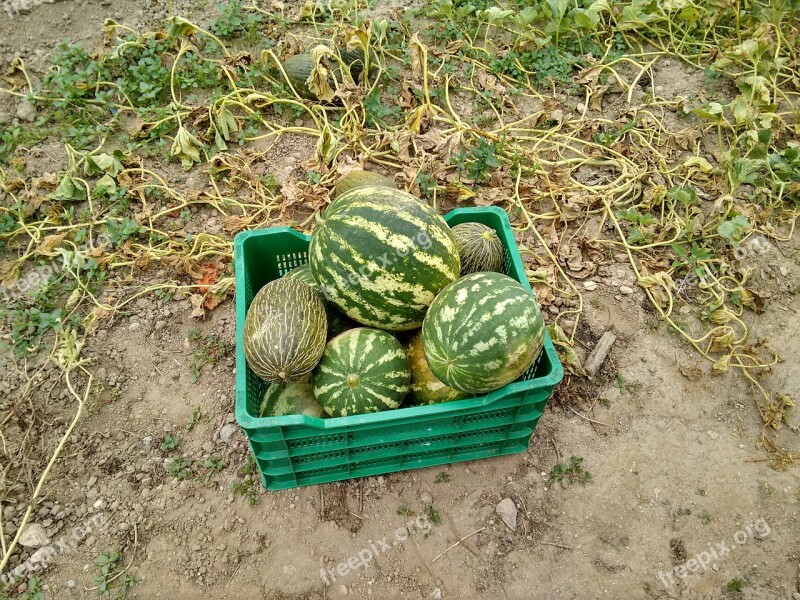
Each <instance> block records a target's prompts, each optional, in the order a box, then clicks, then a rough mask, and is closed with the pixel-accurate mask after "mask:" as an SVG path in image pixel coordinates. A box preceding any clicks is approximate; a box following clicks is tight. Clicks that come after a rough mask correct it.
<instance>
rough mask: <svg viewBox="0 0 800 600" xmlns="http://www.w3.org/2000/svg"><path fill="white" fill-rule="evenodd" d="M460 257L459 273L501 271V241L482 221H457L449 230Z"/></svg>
mask: <svg viewBox="0 0 800 600" xmlns="http://www.w3.org/2000/svg"><path fill="white" fill-rule="evenodd" d="M451 231H452V232H453V237H454V238H455V240H456V246H457V247H458V256H459V258H460V259H461V275H462V277H463V276H464V275H469V274H470V273H479V272H481V271H497V272H498V273H502V272H503V263H504V262H505V257H504V254H505V252H504V250H503V242H501V241H500V238H499V237H498V236H497V233H496V232H495V230H494V229H492V228H491V227H488V226H486V225H484V224H483V223H459V224H458V225H456V226H455V227H453V228H452V230H451Z"/></svg>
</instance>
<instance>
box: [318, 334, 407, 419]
mask: <svg viewBox="0 0 800 600" xmlns="http://www.w3.org/2000/svg"><path fill="white" fill-rule="evenodd" d="M410 380H411V373H410V371H409V368H408V360H407V359H406V353H405V351H404V350H403V347H402V346H401V345H400V342H398V341H397V340H396V339H395V338H394V336H392V335H391V334H389V333H386V332H385V331H378V330H377V329H369V328H367V327H357V328H356V329H351V330H350V331H345V332H344V333H342V334H340V335H338V336H336V337H335V338H333V339H332V340H331V341H330V342H328V345H327V346H326V347H325V353H324V354H323V355H322V360H321V361H320V362H319V364H318V365H317V368H316V369H315V370H314V395H315V396H316V397H317V399H318V400H319V402H320V404H322V407H323V408H324V409H325V412H327V413H328V414H329V415H331V416H332V417H346V416H348V415H360V414H364V413H372V412H377V411H380V410H387V409H392V408H397V407H398V406H400V403H401V402H402V401H403V398H404V397H405V395H406V394H407V393H408V390H409V384H410Z"/></svg>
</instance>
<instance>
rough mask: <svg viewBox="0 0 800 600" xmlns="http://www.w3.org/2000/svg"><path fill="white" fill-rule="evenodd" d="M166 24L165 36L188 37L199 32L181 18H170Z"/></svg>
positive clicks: (196, 27) (192, 24) (195, 26)
mask: <svg viewBox="0 0 800 600" xmlns="http://www.w3.org/2000/svg"><path fill="white" fill-rule="evenodd" d="M167 24H168V26H167V35H169V36H170V37H181V36H190V35H194V34H195V33H197V32H198V31H200V28H199V27H198V26H197V25H195V24H194V23H192V22H191V21H189V20H188V19H184V18H183V17H177V16H175V17H170V18H168V19H167Z"/></svg>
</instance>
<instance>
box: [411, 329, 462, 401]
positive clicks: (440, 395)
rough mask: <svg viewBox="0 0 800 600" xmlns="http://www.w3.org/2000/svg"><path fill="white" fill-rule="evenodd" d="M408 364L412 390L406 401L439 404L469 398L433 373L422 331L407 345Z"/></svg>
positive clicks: (415, 334)
mask: <svg viewBox="0 0 800 600" xmlns="http://www.w3.org/2000/svg"><path fill="white" fill-rule="evenodd" d="M406 356H408V366H409V367H410V369H411V390H410V391H409V392H408V398H407V400H406V402H407V403H408V404H412V405H421V404H437V403H439V402H449V401H450V400H462V399H463V398H468V397H469V394H468V393H467V392H461V391H459V390H454V389H453V388H451V387H450V386H448V385H445V384H444V383H442V382H441V381H440V380H439V378H438V377H436V375H434V374H433V372H432V371H431V368H430V367H429V366H428V361H427V360H425V353H424V352H423V351H422V332H421V331H417V332H416V333H414V335H413V336H412V337H411V339H410V340H409V341H408V344H407V345H406Z"/></svg>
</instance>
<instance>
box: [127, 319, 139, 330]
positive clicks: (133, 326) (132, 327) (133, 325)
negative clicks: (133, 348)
mask: <svg viewBox="0 0 800 600" xmlns="http://www.w3.org/2000/svg"><path fill="white" fill-rule="evenodd" d="M139 327H141V324H140V323H139V322H138V321H134V322H133V323H131V324H130V325H128V331H136V330H137V329H139Z"/></svg>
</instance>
